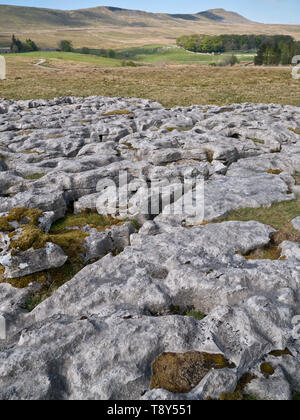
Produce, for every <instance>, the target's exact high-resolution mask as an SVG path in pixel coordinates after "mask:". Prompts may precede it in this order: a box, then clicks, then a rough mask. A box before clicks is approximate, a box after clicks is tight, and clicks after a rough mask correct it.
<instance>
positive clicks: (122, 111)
mask: <svg viewBox="0 0 300 420" xmlns="http://www.w3.org/2000/svg"><path fill="white" fill-rule="evenodd" d="M131 114H133V112H132V111H128V110H127V109H116V110H114V111H110V112H106V113H105V114H101V116H102V117H110V116H113V115H131Z"/></svg>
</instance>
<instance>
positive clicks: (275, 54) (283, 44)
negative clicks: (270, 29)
mask: <svg viewBox="0 0 300 420" xmlns="http://www.w3.org/2000/svg"><path fill="white" fill-rule="evenodd" d="M296 55H300V42H296V41H294V40H293V38H291V39H290V40H285V41H284V40H280V39H269V40H267V41H266V42H264V43H263V44H262V45H261V46H260V48H259V49H258V52H257V56H256V57H255V59H254V63H255V65H256V66H262V65H266V66H270V65H275V66H278V65H279V64H282V65H288V64H291V63H292V59H293V57H295V56H296Z"/></svg>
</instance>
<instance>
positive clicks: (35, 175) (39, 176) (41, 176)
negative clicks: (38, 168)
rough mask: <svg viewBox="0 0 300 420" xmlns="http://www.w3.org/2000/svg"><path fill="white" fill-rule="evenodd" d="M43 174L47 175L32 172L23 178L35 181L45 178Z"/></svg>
mask: <svg viewBox="0 0 300 420" xmlns="http://www.w3.org/2000/svg"><path fill="white" fill-rule="evenodd" d="M43 176H45V174H31V175H24V176H23V178H24V179H28V180H32V181H35V180H37V179H41V178H43Z"/></svg>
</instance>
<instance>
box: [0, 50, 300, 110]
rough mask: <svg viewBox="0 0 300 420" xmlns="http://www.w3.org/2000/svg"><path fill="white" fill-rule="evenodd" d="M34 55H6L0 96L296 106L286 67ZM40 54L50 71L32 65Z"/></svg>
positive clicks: (296, 89)
mask: <svg viewBox="0 0 300 420" xmlns="http://www.w3.org/2000/svg"><path fill="white" fill-rule="evenodd" d="M34 54H36V55H34ZM34 54H33V55H32V54H29V55H26V54H25V55H18V56H7V58H6V60H7V79H6V80H5V81H0V97H6V98H11V99H31V98H53V97H58V96H65V95H74V96H90V95H105V96H124V97H141V98H150V99H153V100H157V101H159V102H161V103H162V104H163V105H164V106H167V107H173V106H188V105H192V104H218V105H223V104H230V103H237V102H264V103H272V102H274V103H281V104H291V105H297V106H300V81H299V80H294V79H293V78H292V76H291V70H290V69H289V68H282V67H278V68H268V67H261V68H257V67H254V66H250V67H244V66H242V65H238V66H235V67H232V68H231V67H226V68H218V67H211V66H208V65H205V64H203V65H200V64H189V65H185V64H173V65H170V64H168V65H167V64H161V65H159V66H155V65H149V64H148V65H141V66H138V67H122V65H121V60H114V59H109V58H103V57H94V56H84V55H79V54H75V55H73V54H70V55H68V54H65V53H63V54H62V55H59V54H60V53H46V56H45V55H44V54H45V53H42V55H41V53H34ZM51 54H52V55H51ZM41 56H42V57H44V58H46V60H47V61H46V63H45V65H47V66H49V67H51V69H45V68H41V67H36V66H34V65H33V64H35V63H37V62H38V59H39V57H41Z"/></svg>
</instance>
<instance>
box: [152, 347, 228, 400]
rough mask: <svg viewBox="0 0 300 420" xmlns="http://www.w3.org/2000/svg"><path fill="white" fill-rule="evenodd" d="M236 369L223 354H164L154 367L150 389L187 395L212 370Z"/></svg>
mask: <svg viewBox="0 0 300 420" xmlns="http://www.w3.org/2000/svg"><path fill="white" fill-rule="evenodd" d="M226 367H230V368H232V367H234V365H232V364H230V363H229V361H228V360H226V359H225V357H224V356H223V355H222V354H208V353H200V352H196V351H194V352H187V353H163V354H161V355H160V356H159V357H158V358H157V359H156V360H155V362H154V363H153V365H152V378H151V382H150V389H154V388H163V389H166V390H167V391H170V392H173V393H175V394H178V393H187V392H190V391H191V390H192V389H193V388H195V387H196V386H197V385H198V383H199V382H200V381H201V380H202V379H203V378H204V377H205V376H206V374H207V373H208V372H209V371H210V370H211V369H224V368H226Z"/></svg>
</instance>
